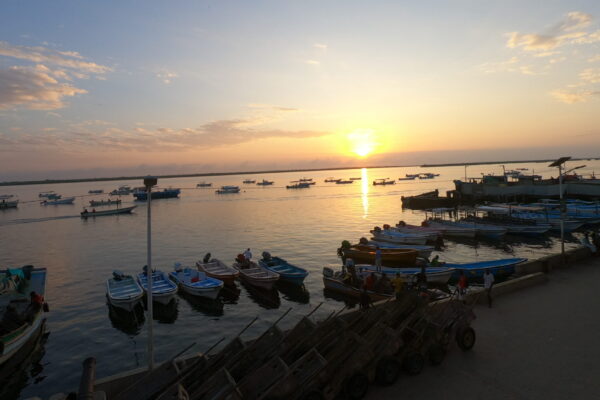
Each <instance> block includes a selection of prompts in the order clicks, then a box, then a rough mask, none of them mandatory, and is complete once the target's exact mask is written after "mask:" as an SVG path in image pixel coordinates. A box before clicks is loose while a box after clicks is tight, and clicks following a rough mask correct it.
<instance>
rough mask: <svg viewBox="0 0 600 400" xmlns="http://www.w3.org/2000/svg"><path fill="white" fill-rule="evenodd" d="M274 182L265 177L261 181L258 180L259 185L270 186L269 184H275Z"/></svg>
mask: <svg viewBox="0 0 600 400" xmlns="http://www.w3.org/2000/svg"><path fill="white" fill-rule="evenodd" d="M274 183H275V182H273V181H268V180H266V179H263V180H262V181H261V182H256V184H257V185H258V186H269V185H272V184H274Z"/></svg>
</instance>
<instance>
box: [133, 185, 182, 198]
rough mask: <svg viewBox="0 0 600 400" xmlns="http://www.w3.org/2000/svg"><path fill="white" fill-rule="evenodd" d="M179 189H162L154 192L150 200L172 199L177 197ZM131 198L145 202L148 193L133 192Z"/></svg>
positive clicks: (141, 191) (144, 191)
mask: <svg viewBox="0 0 600 400" xmlns="http://www.w3.org/2000/svg"><path fill="white" fill-rule="evenodd" d="M180 193H181V189H171V188H169V189H163V190H159V191H156V192H152V200H155V199H173V198H176V197H179V194H180ZM133 197H135V199H136V200H138V201H146V200H147V199H148V192H146V190H145V189H142V190H136V191H134V192H133Z"/></svg>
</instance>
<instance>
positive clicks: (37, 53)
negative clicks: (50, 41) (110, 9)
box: [0, 41, 112, 75]
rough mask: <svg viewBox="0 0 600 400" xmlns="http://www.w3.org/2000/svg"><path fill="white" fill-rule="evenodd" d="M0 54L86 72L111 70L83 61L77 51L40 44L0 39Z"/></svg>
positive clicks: (103, 72) (97, 72)
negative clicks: (51, 47)
mask: <svg viewBox="0 0 600 400" xmlns="http://www.w3.org/2000/svg"><path fill="white" fill-rule="evenodd" d="M0 56H5V57H11V58H17V59H20V60H27V61H31V62H33V63H38V64H45V65H57V66H60V67H63V68H69V69H72V70H76V71H80V72H82V73H87V74H99V75H101V74H105V73H108V72H110V71H112V68H110V67H107V66H105V65H100V64H96V63H94V62H90V61H85V60H84V58H83V57H82V56H81V55H80V54H79V53H77V52H74V51H56V50H52V49H48V48H46V47H41V46H36V47H27V46H13V45H11V44H9V43H7V42H2V41H0Z"/></svg>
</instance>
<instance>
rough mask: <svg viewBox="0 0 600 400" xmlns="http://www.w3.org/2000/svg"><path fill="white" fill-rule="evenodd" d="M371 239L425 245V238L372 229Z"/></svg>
mask: <svg viewBox="0 0 600 400" xmlns="http://www.w3.org/2000/svg"><path fill="white" fill-rule="evenodd" d="M371 234H372V235H373V239H374V240H377V241H382V242H390V243H396V244H419V245H423V244H425V243H427V236H426V235H421V234H414V233H401V232H394V231H389V230H387V231H385V230H381V229H379V230H377V229H373V230H372V231H371Z"/></svg>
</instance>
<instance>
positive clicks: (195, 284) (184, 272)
mask: <svg viewBox="0 0 600 400" xmlns="http://www.w3.org/2000/svg"><path fill="white" fill-rule="evenodd" d="M173 268H174V271H171V272H170V273H169V277H170V278H171V279H172V280H173V281H174V282H175V283H176V284H177V285H178V286H179V288H180V289H181V290H182V291H183V292H185V293H188V294H190V295H192V296H198V297H206V298H208V299H211V300H214V299H216V298H217V296H218V295H219V292H220V291H221V289H223V281H221V280H219V279H216V278H211V277H209V276H207V275H206V274H205V273H204V272H202V271H198V270H197V269H192V268H188V267H182V266H181V264H179V263H176V264H175V265H174V266H173Z"/></svg>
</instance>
